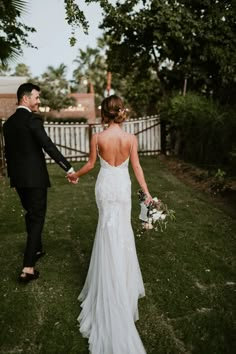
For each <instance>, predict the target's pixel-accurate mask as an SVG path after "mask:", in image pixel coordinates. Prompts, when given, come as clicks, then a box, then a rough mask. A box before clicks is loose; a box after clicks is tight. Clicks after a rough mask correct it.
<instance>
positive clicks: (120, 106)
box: [101, 95, 126, 124]
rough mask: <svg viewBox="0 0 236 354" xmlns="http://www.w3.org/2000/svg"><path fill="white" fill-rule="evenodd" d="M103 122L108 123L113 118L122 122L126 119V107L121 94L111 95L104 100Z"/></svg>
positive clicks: (116, 121)
mask: <svg viewBox="0 0 236 354" xmlns="http://www.w3.org/2000/svg"><path fill="white" fill-rule="evenodd" d="M101 116H102V123H108V122H110V121H111V120H113V121H114V123H117V124H120V123H122V122H124V121H125V119H126V109H125V108H124V103H123V101H122V99H121V98H120V97H119V96H116V95H111V96H109V97H107V98H105V99H104V100H103V101H102V108H101Z"/></svg>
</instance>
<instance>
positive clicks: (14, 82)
mask: <svg viewBox="0 0 236 354" xmlns="http://www.w3.org/2000/svg"><path fill="white" fill-rule="evenodd" d="M27 80H28V77H26V76H0V94H12V93H13V94H16V91H17V89H18V87H19V86H20V85H21V84H23V83H24V82H27Z"/></svg>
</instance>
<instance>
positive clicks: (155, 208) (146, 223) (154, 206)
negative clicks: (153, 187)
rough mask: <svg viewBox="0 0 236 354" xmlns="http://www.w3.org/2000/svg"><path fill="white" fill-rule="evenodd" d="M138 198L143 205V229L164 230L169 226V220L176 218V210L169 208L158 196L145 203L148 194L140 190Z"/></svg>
mask: <svg viewBox="0 0 236 354" xmlns="http://www.w3.org/2000/svg"><path fill="white" fill-rule="evenodd" d="M138 198H139V203H140V206H141V211H140V214H139V219H140V220H141V221H142V229H143V230H150V229H154V230H155V231H161V232H163V231H164V229H165V228H166V227H167V223H168V220H171V221H172V220H175V212H174V210H172V209H169V208H168V207H167V205H166V204H164V203H163V202H162V201H161V200H160V199H158V198H157V197H155V198H153V200H152V201H151V202H150V203H149V204H145V200H146V198H147V196H146V194H145V193H144V192H143V191H142V190H139V191H138Z"/></svg>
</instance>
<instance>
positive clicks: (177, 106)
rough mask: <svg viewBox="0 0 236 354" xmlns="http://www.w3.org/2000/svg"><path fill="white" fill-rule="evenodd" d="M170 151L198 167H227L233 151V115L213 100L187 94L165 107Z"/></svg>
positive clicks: (234, 116) (234, 122)
mask: <svg viewBox="0 0 236 354" xmlns="http://www.w3.org/2000/svg"><path fill="white" fill-rule="evenodd" d="M164 120H165V121H166V123H167V125H168V131H169V144H170V150H171V151H172V153H174V154H175V155H176V156H178V157H180V158H182V159H185V160H188V161H191V162H195V163H198V164H207V165H209V164H217V165H219V164H226V163H228V162H229V159H230V156H231V154H232V151H233V150H234V148H235V145H234V144H235V133H236V114H235V112H233V111H232V112H230V111H229V110H228V111H226V112H224V111H223V109H222V107H220V106H218V105H217V104H216V103H214V102H213V101H212V100H209V99H207V98H205V97H202V96H199V95H196V94H193V93H189V94H187V95H186V96H179V95H178V96H175V97H173V98H171V99H170V100H169V102H168V105H167V104H166V105H165V112H164Z"/></svg>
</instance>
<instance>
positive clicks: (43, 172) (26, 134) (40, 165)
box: [3, 108, 71, 188]
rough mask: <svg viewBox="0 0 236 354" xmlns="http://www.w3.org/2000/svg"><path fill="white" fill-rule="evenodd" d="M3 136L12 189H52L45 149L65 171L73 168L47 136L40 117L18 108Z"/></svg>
mask: <svg viewBox="0 0 236 354" xmlns="http://www.w3.org/2000/svg"><path fill="white" fill-rule="evenodd" d="M3 134H4V140H5V156H6V161H7V171H8V176H9V177H10V185H11V187H19V188H20V187H21V188H24V187H28V188H42V187H43V188H44V187H45V188H47V187H49V186H50V180H49V175H48V171H47V166H46V161H45V155H44V152H43V150H45V151H46V152H47V153H48V155H49V156H50V157H51V158H52V159H53V160H54V161H55V162H56V163H58V164H59V165H60V167H61V168H63V169H64V170H65V171H68V170H69V169H70V168H71V164H70V163H69V162H68V161H67V160H66V159H65V158H64V156H63V155H62V154H61V153H60V151H59V150H58V149H57V147H56V146H55V145H54V143H53V142H52V141H51V139H50V138H49V136H48V135H47V133H46V131H45V129H44V127H43V120H42V118H41V117H40V116H39V115H37V114H34V113H32V112H29V111H28V110H26V109H24V108H18V109H17V110H16V112H15V113H14V114H13V115H12V116H11V117H10V118H9V119H8V120H7V121H6V122H5V123H4V125H3Z"/></svg>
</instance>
